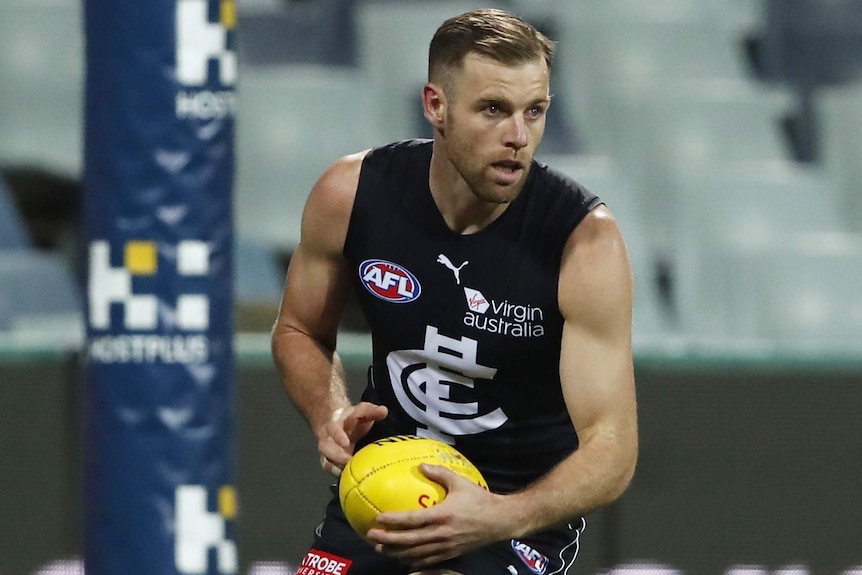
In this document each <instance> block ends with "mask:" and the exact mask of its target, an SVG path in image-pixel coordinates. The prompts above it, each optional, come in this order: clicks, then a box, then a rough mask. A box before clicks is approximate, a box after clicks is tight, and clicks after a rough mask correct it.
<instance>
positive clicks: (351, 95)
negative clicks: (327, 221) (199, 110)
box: [234, 65, 381, 251]
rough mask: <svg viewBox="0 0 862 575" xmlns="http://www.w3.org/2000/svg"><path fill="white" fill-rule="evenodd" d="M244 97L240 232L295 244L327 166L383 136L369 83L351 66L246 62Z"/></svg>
mask: <svg viewBox="0 0 862 575" xmlns="http://www.w3.org/2000/svg"><path fill="white" fill-rule="evenodd" d="M238 99H239V111H238V114H237V120H236V161H237V165H236V172H237V177H236V184H235V198H236V201H235V208H234V212H235V215H236V224H237V234H238V236H240V237H244V238H247V239H250V240H255V241H257V242H260V243H261V244H262V245H266V246H268V247H270V248H275V249H280V250H283V251H290V250H292V249H293V248H294V247H295V246H296V244H297V243H298V241H299V224H300V218H301V215H302V208H303V206H304V204H305V199H306V197H307V195H308V192H309V191H310V190H311V188H312V186H313V185H314V183H315V181H316V180H317V178H318V177H319V176H320V174H322V173H323V171H324V170H325V169H326V168H327V167H328V166H329V165H330V164H331V163H332V162H334V161H335V160H337V159H338V158H339V157H341V156H343V155H345V154H349V153H353V152H357V151H360V150H363V149H365V148H368V147H370V146H373V145H377V144H379V143H381V141H380V138H379V136H378V134H377V132H376V131H375V129H374V127H373V126H372V123H371V109H372V108H371V93H370V90H369V89H368V84H367V82H366V80H365V78H364V77H362V76H361V75H360V74H359V73H358V72H356V71H355V70H352V69H349V68H337V67H335V68H333V67H327V66H305V65H281V66H255V67H246V68H245V69H244V70H243V72H242V74H240V80H239V86H238Z"/></svg>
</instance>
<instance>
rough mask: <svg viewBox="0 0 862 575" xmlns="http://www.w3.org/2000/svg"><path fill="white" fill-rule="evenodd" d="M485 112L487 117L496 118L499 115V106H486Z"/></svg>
mask: <svg viewBox="0 0 862 575" xmlns="http://www.w3.org/2000/svg"><path fill="white" fill-rule="evenodd" d="M485 112H486V113H487V114H488V115H491V116H496V115H497V114H499V113H500V106H498V105H497V104H488V105H487V106H485Z"/></svg>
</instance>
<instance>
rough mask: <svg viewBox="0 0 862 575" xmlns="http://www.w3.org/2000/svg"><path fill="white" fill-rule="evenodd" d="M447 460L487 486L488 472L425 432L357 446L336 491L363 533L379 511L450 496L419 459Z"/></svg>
mask: <svg viewBox="0 0 862 575" xmlns="http://www.w3.org/2000/svg"><path fill="white" fill-rule="evenodd" d="M421 463H430V464H434V465H444V466H446V467H448V468H449V469H451V470H452V471H454V472H455V473H458V474H460V475H463V476H464V477H466V478H468V479H470V480H471V481H473V482H474V483H476V484H477V485H480V486H481V487H484V488H485V489H488V484H487V483H486V482H485V478H484V477H482V474H481V473H480V472H479V470H478V469H476V466H475V465H473V464H472V463H471V462H470V461H469V460H468V459H467V458H466V457H464V455H463V454H461V453H460V452H459V451H458V450H457V449H455V448H454V447H452V446H451V445H448V444H446V443H443V442H441V441H437V440H435V439H428V438H425V437H418V436H415V435H394V436H392V437H386V438H384V439H380V440H378V441H375V442H373V443H369V444H368V445H366V446H365V447H363V448H362V449H360V450H359V451H357V452H356V453H355V454H354V455H353V457H352V458H351V459H350V461H348V462H347V466H346V467H345V468H344V471H343V472H342V473H341V479H340V482H339V485H338V497H339V499H340V500H341V508H342V509H343V510H344V515H345V516H346V517H347V521H348V522H350V525H351V526H352V527H353V528H354V529H355V530H356V532H357V533H359V534H360V535H362V536H363V537H364V536H365V534H366V533H368V530H369V529H371V527H373V526H374V520H375V518H376V517H377V514H378V513H383V512H387V511H410V510H413V509H422V508H424V507H431V506H432V505H436V504H437V503H440V502H441V501H442V500H443V498H444V497H446V490H445V489H444V488H443V486H442V485H440V484H439V483H436V482H434V481H431V480H430V479H428V478H427V477H425V475H424V474H423V473H422V471H420V469H419V464H421Z"/></svg>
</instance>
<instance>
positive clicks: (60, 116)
mask: <svg viewBox="0 0 862 575" xmlns="http://www.w3.org/2000/svg"><path fill="white" fill-rule="evenodd" d="M82 11H83V8H82V4H81V3H80V2H72V1H60V0H54V1H52V0H6V1H4V2H0V78H2V79H3V89H2V90H0V134H3V137H2V138H0V166H10V165H16V166H27V167H32V168H40V169H46V170H49V171H53V172H56V173H58V174H62V175H64V176H68V177H74V178H77V177H80V174H81V159H82V148H83V146H82V139H83V88H84V60H83V58H84V51H83V46H84V38H83V31H82V26H83V23H82ZM9 134H14V135H15V136H14V137H10V136H9Z"/></svg>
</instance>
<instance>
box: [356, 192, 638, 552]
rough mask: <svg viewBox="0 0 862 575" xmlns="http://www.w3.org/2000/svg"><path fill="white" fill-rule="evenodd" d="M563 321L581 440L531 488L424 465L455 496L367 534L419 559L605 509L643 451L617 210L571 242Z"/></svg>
mask: <svg viewBox="0 0 862 575" xmlns="http://www.w3.org/2000/svg"><path fill="white" fill-rule="evenodd" d="M559 305H560V310H561V311H562V314H563V317H564V319H565V324H564V328H563V337H562V342H561V346H562V347H561V352H562V353H561V361H560V379H561V382H562V391H563V396H564V399H565V402H566V406H567V409H568V412H569V414H570V416H571V419H572V422H573V424H574V426H575V428H576V429H577V431H578V436H579V438H580V446H579V448H578V449H577V450H576V451H575V452H573V453H572V454H571V455H569V456H568V457H567V458H565V459H564V460H563V461H561V462H560V463H559V464H558V465H557V466H555V467H554V468H553V469H551V470H550V471H549V472H548V473H547V474H546V475H544V476H543V477H541V478H540V479H539V480H537V481H536V482H535V483H533V484H532V485H530V486H528V487H527V488H525V489H523V490H521V491H519V492H515V493H511V494H508V495H498V494H491V493H486V492H484V491H482V490H481V489H479V488H478V487H476V486H475V485H472V484H470V482H469V481H466V480H464V479H463V478H460V477H458V476H456V475H454V474H453V473H451V472H449V471H448V470H446V469H445V468H439V467H433V466H432V467H424V468H423V469H424V470H425V472H426V475H428V476H429V477H430V478H431V479H434V480H435V481H438V482H440V483H443V484H444V485H445V486H446V488H447V490H448V495H447V497H446V499H444V500H443V502H441V503H440V504H438V505H436V506H435V507H432V508H431V509H428V510H422V511H416V512H406V513H400V514H382V515H380V516H378V522H379V523H380V524H381V525H382V526H383V527H384V528H385V529H373V530H371V531H370V532H369V537H370V538H371V539H372V540H374V541H375V542H377V543H379V544H380V545H379V546H378V549H379V550H381V551H383V552H385V553H389V554H391V555H393V556H395V557H399V558H401V559H404V560H406V561H408V562H412V563H414V564H416V565H417V566H424V565H428V564H431V563H434V562H438V561H441V560H443V559H446V558H448V557H452V556H454V555H458V554H462V553H465V552H467V551H469V550H470V549H474V548H476V547H480V546H482V545H486V544H488V543H490V542H493V541H496V540H503V539H509V538H517V537H521V536H523V535H524V534H527V533H531V532H535V531H540V530H542V529H545V528H548V527H550V526H552V525H555V524H558V523H560V522H563V521H566V520H572V519H574V518H576V517H578V516H581V515H584V514H586V513H589V512H590V511H593V510H595V509H597V508H599V507H602V506H604V505H606V504H608V503H610V502H612V501H613V500H615V499H616V498H617V497H619V496H620V494H622V492H623V491H624V490H625V489H626V487H627V486H628V484H629V482H630V481H631V477H632V475H633V473H634V468H635V463H636V459H637V445H638V438H637V416H636V400H635V389H634V375H633V362H632V352H631V313H632V309H631V306H632V278H631V268H630V265H629V261H628V256H627V253H626V249H625V245H624V243H623V239H622V236H621V235H620V232H619V229H618V228H617V225H616V223H615V222H614V220H613V218H612V216H611V215H610V213H609V212H608V211H607V209H606V208H604V207H599V208H597V209H596V210H594V211H593V212H592V213H591V214H589V215H588V216H587V218H586V219H585V220H584V221H583V222H582V223H581V224H580V225H579V226H578V227H577V228H576V230H575V231H574V232H573V234H572V237H571V238H570V239H569V242H568V243H567V246H566V250H565V253H564V257H563V262H562V270H561V273H560V279H559Z"/></svg>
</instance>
